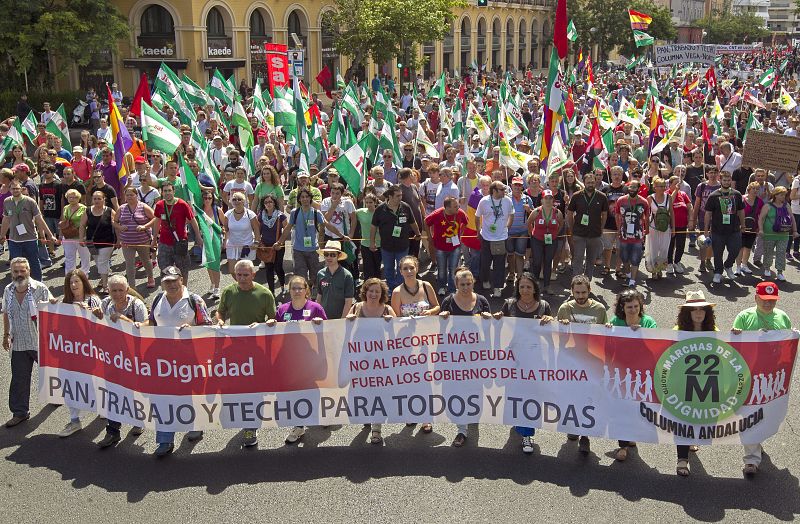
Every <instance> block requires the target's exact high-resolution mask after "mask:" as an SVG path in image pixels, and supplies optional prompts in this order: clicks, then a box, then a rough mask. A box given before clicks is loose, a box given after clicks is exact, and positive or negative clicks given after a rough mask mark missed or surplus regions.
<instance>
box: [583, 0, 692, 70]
mask: <svg viewBox="0 0 800 524" xmlns="http://www.w3.org/2000/svg"><path fill="white" fill-rule="evenodd" d="M629 8H630V9H634V10H636V11H639V12H640V13H646V14H648V15H650V16H652V17H653V21H652V22H651V24H650V28H649V29H648V30H647V33H648V34H649V35H651V36H653V37H654V38H655V39H656V40H674V39H675V38H677V36H678V32H677V30H676V29H675V24H674V23H673V22H672V15H671V14H670V11H669V8H667V7H662V6H659V5H656V4H655V3H654V2H653V1H652V0H634V1H632V2H629V1H627V0H567V12H568V13H569V17H570V18H571V19H572V20H573V21H574V22H575V27H576V28H577V30H578V41H577V42H575V43H574V45H575V46H576V49H577V48H578V47H583V48H584V49H586V48H588V47H590V46H592V45H597V47H598V50H599V54H600V59H602V60H604V59H605V58H606V57H607V56H608V54H609V53H610V52H611V51H613V50H614V49H615V48H618V51H619V52H620V53H622V54H624V55H628V56H630V55H631V54H632V53H634V52H635V51H636V44H635V43H634V41H633V31H631V23H630V18H629V17H628V9H629ZM592 28H594V31H592ZM639 52H640V53H641V52H642V51H639Z"/></svg>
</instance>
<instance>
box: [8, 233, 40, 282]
mask: <svg viewBox="0 0 800 524" xmlns="http://www.w3.org/2000/svg"><path fill="white" fill-rule="evenodd" d="M16 257H25V259H26V260H27V261H28V264H29V265H30V266H31V278H32V279H34V280H38V281H39V282H41V281H42V265H41V264H40V263H39V242H38V241H37V240H25V241H24V242H14V241H13V240H9V241H8V260H9V262H10V261H11V260H13V259H15V258H16Z"/></svg>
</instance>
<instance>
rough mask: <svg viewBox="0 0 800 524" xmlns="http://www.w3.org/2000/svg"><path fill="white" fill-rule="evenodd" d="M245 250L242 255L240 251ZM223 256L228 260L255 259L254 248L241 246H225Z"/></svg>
mask: <svg viewBox="0 0 800 524" xmlns="http://www.w3.org/2000/svg"><path fill="white" fill-rule="evenodd" d="M243 250H244V251H246V253H245V254H244V256H242V251H243ZM225 257H226V258H227V259H228V260H245V259H246V260H255V259H256V250H255V249H251V248H243V247H226V248H225Z"/></svg>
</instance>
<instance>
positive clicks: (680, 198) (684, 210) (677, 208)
mask: <svg viewBox="0 0 800 524" xmlns="http://www.w3.org/2000/svg"><path fill="white" fill-rule="evenodd" d="M672 198H673V202H672V209H673V211H674V213H675V227H687V226H688V225H689V208H688V207H686V206H688V205H689V204H691V203H692V199H690V198H689V195H687V194H686V193H684V192H683V191H681V190H680V189H678V190H677V191H675V192H674V193H673V194H672Z"/></svg>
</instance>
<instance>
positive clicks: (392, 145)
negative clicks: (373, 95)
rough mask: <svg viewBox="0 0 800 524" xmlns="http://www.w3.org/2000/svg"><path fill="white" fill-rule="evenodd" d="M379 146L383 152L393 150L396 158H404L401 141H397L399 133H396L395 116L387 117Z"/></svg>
mask: <svg viewBox="0 0 800 524" xmlns="http://www.w3.org/2000/svg"><path fill="white" fill-rule="evenodd" d="M379 144H380V148H381V150H383V149H391V150H392V153H393V154H394V158H396V159H400V158H403V155H402V153H401V151H400V141H399V140H398V139H397V133H396V132H395V120H394V115H391V114H390V115H387V117H386V119H385V120H384V121H383V128H382V129H381V138H380V141H379ZM398 161H399V160H398Z"/></svg>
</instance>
